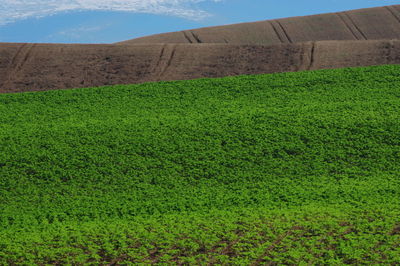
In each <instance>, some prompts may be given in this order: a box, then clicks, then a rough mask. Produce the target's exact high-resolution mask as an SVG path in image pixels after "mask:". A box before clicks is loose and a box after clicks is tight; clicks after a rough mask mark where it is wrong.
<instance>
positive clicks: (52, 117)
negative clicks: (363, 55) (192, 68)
mask: <svg viewBox="0 0 400 266" xmlns="http://www.w3.org/2000/svg"><path fill="white" fill-rule="evenodd" d="M399 73H400V66H398V65H388V66H379V67H366V68H351V69H350V68H346V69H335V70H320V71H306V72H296V73H279V74H272V75H253V76H238V77H226V78H221V79H198V80H191V81H179V82H159V83H146V84H140V85H118V86H108V87H99V88H90V89H74V90H58V91H46V92H35V93H14V94H2V95H0V143H1V145H0V176H1V178H0V199H1V200H0V225H1V226H0V235H1V237H0V264H4V265H15V264H18V263H19V264H21V263H23V264H30V265H31V264H35V263H36V264H39V265H44V264H46V263H47V264H58V265H64V264H74V265H77V264H102V265H106V264H107V265H117V264H128V263H132V264H141V263H142V264H150V263H153V264H162V263H166V264H196V265H199V264H204V265H206V264H218V263H219V264H226V265H258V264H267V263H272V264H286V265H287V264H295V265H299V264H302V263H303V264H318V265H326V264H328V265H333V264H339V265H343V264H393V265H394V264H398V263H400V256H399V254H400V246H399V243H400V224H399V219H398V218H399V215H400V207H399V206H400V204H399V201H400V179H399V178H398V177H399V174H400V164H399V163H398V162H399V159H400V135H399V134H398V133H399V131H400V120H399V119H398V118H399V116H398V114H399V112H400V76H399Z"/></svg>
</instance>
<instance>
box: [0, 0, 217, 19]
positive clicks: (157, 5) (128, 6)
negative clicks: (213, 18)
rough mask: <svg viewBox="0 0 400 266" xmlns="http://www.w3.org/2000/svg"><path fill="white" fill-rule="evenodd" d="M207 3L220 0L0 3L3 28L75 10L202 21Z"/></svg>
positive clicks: (26, 0) (16, 0)
mask: <svg viewBox="0 0 400 266" xmlns="http://www.w3.org/2000/svg"><path fill="white" fill-rule="evenodd" d="M205 1H212V2H219V1H220V0H0V25H1V24H6V23H10V22H14V21H17V20H21V19H26V18H32V17H44V16H49V15H54V14H57V13H61V12H66V11H74V10H108V11H125V12H135V13H149V14H166V15H172V16H179V17H185V18H189V19H192V20H199V19H202V18H204V17H206V16H208V13H207V12H205V11H202V10H199V9H198V8H196V6H195V4H196V3H199V2H205Z"/></svg>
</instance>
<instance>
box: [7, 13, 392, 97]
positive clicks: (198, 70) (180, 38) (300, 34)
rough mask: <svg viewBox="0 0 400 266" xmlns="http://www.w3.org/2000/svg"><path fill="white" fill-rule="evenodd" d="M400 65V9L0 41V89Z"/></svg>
mask: <svg viewBox="0 0 400 266" xmlns="http://www.w3.org/2000/svg"><path fill="white" fill-rule="evenodd" d="M381 64H400V5H397V6H387V7H381V8H370V9H361V10H355V11H349V12H341V13H337V14H323V15H316V16H308V17H296V18H288V19H282V20H275V21H263V22H255V23H244V24H237V25H230V26H221V27H214V28H204V29H198V30H192V31H184V32H176V33H167V34H161V35H155V36H150V37H145V38H139V39H135V40H131V41H126V42H122V43H118V44H108V45H94V44H90V45H81V44H26V43H24V44H22V43H3V44H0V92H7V93H8V92H23V91H37V90H51V89H68V88H78V87H93V86H102V85H114V84H131V83H142V82H149V81H163V80H164V81H167V80H185V79H194V78H202V77H224V76H231V75H241V74H261V73H274V72H288V71H301V70H311V69H326V68H340V67H356V66H371V65H381Z"/></svg>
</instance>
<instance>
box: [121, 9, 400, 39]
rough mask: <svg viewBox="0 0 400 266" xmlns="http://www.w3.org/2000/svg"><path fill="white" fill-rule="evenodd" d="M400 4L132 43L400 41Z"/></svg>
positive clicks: (153, 37)
mask: <svg viewBox="0 0 400 266" xmlns="http://www.w3.org/2000/svg"><path fill="white" fill-rule="evenodd" d="M399 37H400V5H394V6H384V7H377V8H366V9H358V10H352V11H346V12H338V13H329V14H321V15H313V16H305V17H292V18H285V19H276V20H266V21H259V22H251V23H241V24H233V25H227V26H218V27H208V28H201V29H194V30H186V31H180V32H172V33H164V34H157V35H153V36H148V37H143V38H137V39H133V40H129V41H125V42H121V44H133V43H234V44H263V45H271V44H279V43H298V42H308V41H323V40H379V39H399Z"/></svg>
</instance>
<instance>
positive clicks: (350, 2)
mask: <svg viewBox="0 0 400 266" xmlns="http://www.w3.org/2000/svg"><path fill="white" fill-rule="evenodd" d="M394 4H400V1H399V0H397V1H394V0H0V42H46V43H49V42H50V43H112V42H117V41H123V40H127V39H132V38H135V37H141V36H146V35H151V34H156V33H162V32H169V31H177V30H184V29H192V28H198V27H206V26H214V25H224V24H232V23H240V22H249V21H258V20H266V19H275V18H283V17H291V16H303V15H312V14H318V13H327V12H336V11H343V10H350V9H357V8H366V7H374V6H383V5H394Z"/></svg>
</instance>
